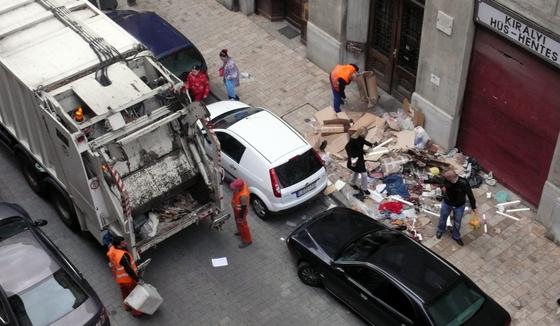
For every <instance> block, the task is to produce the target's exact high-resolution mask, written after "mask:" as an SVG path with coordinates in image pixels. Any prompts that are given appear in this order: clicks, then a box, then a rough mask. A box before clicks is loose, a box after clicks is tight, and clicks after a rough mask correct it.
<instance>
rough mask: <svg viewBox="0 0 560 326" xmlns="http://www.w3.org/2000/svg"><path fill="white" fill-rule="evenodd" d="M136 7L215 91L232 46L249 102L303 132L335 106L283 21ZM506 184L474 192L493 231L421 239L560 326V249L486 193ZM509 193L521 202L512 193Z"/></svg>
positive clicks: (520, 320)
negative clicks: (171, 32)
mask: <svg viewBox="0 0 560 326" xmlns="http://www.w3.org/2000/svg"><path fill="white" fill-rule="evenodd" d="M122 2H124V1H121V9H122V7H125V5H124V4H122ZM135 9H136V10H152V11H156V12H158V13H159V14H160V15H162V16H163V17H164V18H166V19H167V20H169V22H170V23H172V24H173V25H174V26H175V27H176V28H177V29H178V30H180V31H181V32H183V33H184V34H185V35H187V36H188V37H189V39H190V40H191V41H193V42H194V43H195V44H196V46H197V47H198V48H199V49H200V50H201V52H202V54H203V55H204V57H205V58H206V60H207V63H208V67H209V76H210V80H211V86H212V88H213V89H220V90H222V89H223V85H222V84H221V80H220V79H219V77H218V76H217V70H218V67H219V65H220V63H221V62H220V60H219V58H218V52H219V51H220V50H221V49H223V48H227V49H229V52H230V54H231V56H232V57H233V58H234V59H235V60H236V62H237V64H238V66H239V68H240V70H241V71H242V72H247V73H249V74H250V78H249V79H245V80H242V82H241V86H240V88H239V96H240V98H241V100H242V101H243V102H246V103H249V104H253V105H256V106H263V107H266V108H268V109H270V110H271V111H273V112H274V113H276V114H278V115H279V116H282V117H283V118H284V119H286V120H287V121H288V122H289V123H291V124H292V125H293V126H294V127H295V128H297V129H299V130H300V131H301V130H303V128H304V126H305V123H306V122H305V119H306V118H310V117H312V116H313V114H314V113H315V112H316V111H318V110H321V109H323V108H325V107H326V106H328V105H330V104H331V96H332V94H331V90H330V85H329V82H328V74H327V73H326V72H325V71H323V70H321V69H319V68H318V67H317V66H315V65H314V64H313V63H312V62H310V61H308V60H307V59H306V58H305V47H304V46H303V45H302V44H300V43H299V38H294V39H291V40H288V39H286V38H285V37H284V36H282V35H281V34H280V33H278V32H277V30H278V29H279V28H281V27H283V26H285V25H286V23H285V22H277V23H271V22H268V21H267V20H266V19H264V18H263V17H261V16H251V17H247V16H244V15H243V14H241V13H234V12H230V11H228V10H226V9H225V8H224V7H222V6H221V5H220V4H219V3H218V2H216V1H215V0H168V1H165V2H164V1H158V0H150V1H147V0H141V1H139V2H138V6H137V7H135ZM348 98H349V99H350V103H349V104H348V105H346V106H347V107H353V108H354V109H360V108H359V107H358V104H359V100H358V96H357V90H356V88H355V86H351V87H349V92H348ZM380 103H381V104H382V105H383V106H384V109H386V110H391V109H394V103H395V102H394V101H393V100H391V98H390V97H388V96H387V95H386V94H384V95H382V99H381V100H380ZM344 109H346V110H348V108H344ZM502 189H504V188H503V187H502V186H500V185H499V184H498V185H496V186H495V187H489V186H487V185H485V184H483V185H482V186H481V187H480V188H478V189H475V190H474V192H475V196H476V198H477V204H478V212H479V213H480V214H481V215H482V214H486V218H487V220H488V226H489V228H488V234H485V233H484V231H483V230H482V228H481V229H478V230H476V231H470V228H469V227H468V226H467V225H464V226H463V228H462V233H463V239H464V242H465V246H464V247H459V246H457V245H456V244H455V242H453V241H452V240H451V239H450V237H449V236H447V235H444V237H443V238H442V239H441V240H437V239H436V238H435V237H434V236H433V232H432V234H430V232H425V233H423V236H424V241H423V243H424V245H426V246H428V247H430V248H432V249H433V250H434V251H436V252H437V253H439V254H440V255H442V256H443V257H445V258H446V259H448V260H449V261H450V262H452V263H453V264H455V265H456V266H457V267H458V268H459V269H461V270H462V271H463V272H464V273H465V274H467V275H468V276H469V277H471V278H472V279H473V281H475V282H476V283H477V284H478V285H479V286H480V287H481V288H482V289H483V290H484V291H486V292H487V293H488V294H489V295H491V296H492V297H493V298H494V299H495V300H497V301H498V302H499V303H500V304H501V305H503V306H504V307H505V308H506V309H507V310H508V311H509V312H510V314H511V315H512V318H513V322H512V325H558V324H560V318H559V316H558V315H556V308H557V304H556V299H557V297H559V296H560V273H558V272H557V271H558V270H560V248H558V247H557V246H556V245H554V244H553V243H552V242H550V241H549V240H547V239H546V238H545V237H544V233H545V230H544V227H543V226H542V225H540V224H539V223H537V222H535V216H534V214H535V210H534V208H532V209H531V211H530V212H521V213H515V214H516V216H518V217H520V220H519V221H514V220H511V219H508V218H505V217H503V216H500V215H498V214H496V213H495V211H496V208H495V206H494V205H495V200H494V199H493V198H492V199H486V195H485V194H486V192H488V191H491V192H492V193H496V192H497V191H498V190H502ZM510 197H513V198H512V199H511V200H515V199H517V198H516V196H515V195H514V194H512V193H511V192H510ZM523 205H524V206H528V205H527V204H526V203H523ZM529 207H530V206H529ZM465 220H466V219H465ZM436 222H437V217H431V224H430V226H431V227H432V229H433V227H434V223H436ZM466 222H467V221H465V223H466Z"/></svg>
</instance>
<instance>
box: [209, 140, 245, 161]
mask: <svg viewBox="0 0 560 326" xmlns="http://www.w3.org/2000/svg"><path fill="white" fill-rule="evenodd" d="M216 137H218V140H219V141H220V145H221V146H222V152H224V153H225V154H226V155H227V156H229V157H231V158H232V159H233V160H234V161H235V162H237V163H239V161H241V157H242V156H243V153H244V152H245V146H243V144H241V143H240V142H239V141H237V139H235V138H233V136H231V135H229V134H226V133H223V132H216Z"/></svg>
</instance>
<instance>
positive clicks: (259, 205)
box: [251, 196, 269, 220]
mask: <svg viewBox="0 0 560 326" xmlns="http://www.w3.org/2000/svg"><path fill="white" fill-rule="evenodd" d="M251 206H253V211H255V214H257V216H258V217H259V218H261V219H263V220H264V219H266V218H267V217H268V216H269V211H268V208H266V204H265V203H264V202H263V201H262V199H260V198H259V197H257V196H251Z"/></svg>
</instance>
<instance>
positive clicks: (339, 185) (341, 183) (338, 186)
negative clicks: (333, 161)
mask: <svg viewBox="0 0 560 326" xmlns="http://www.w3.org/2000/svg"><path fill="white" fill-rule="evenodd" d="M345 185H346V182H344V181H342V180H336V182H335V183H334V186H335V187H336V190H338V191H340V189H342V188H344V186H345Z"/></svg>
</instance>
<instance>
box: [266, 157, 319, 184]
mask: <svg viewBox="0 0 560 326" xmlns="http://www.w3.org/2000/svg"><path fill="white" fill-rule="evenodd" d="M312 151H313V149H310V150H308V151H307V152H305V153H303V154H301V155H298V156H295V157H292V158H291V159H290V160H289V161H288V162H286V163H284V164H282V165H279V166H277V167H276V168H275V170H276V174H277V175H278V179H279V180H280V184H281V185H282V187H290V186H292V185H295V184H296V183H298V182H300V181H303V180H305V179H307V178H308V177H309V176H311V175H313V174H314V173H315V172H317V171H319V169H321V167H323V164H322V163H321V162H320V161H319V160H318V159H317V157H316V156H315V154H313V152H312Z"/></svg>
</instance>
